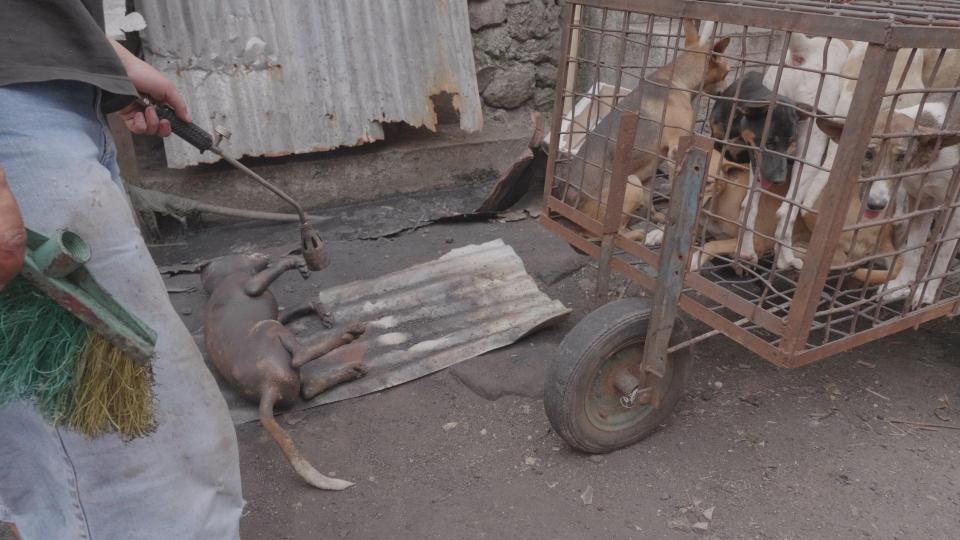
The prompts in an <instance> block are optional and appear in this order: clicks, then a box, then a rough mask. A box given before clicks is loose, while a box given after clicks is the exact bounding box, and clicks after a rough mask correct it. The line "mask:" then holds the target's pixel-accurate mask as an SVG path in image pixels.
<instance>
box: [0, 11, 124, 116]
mask: <svg viewBox="0 0 960 540" xmlns="http://www.w3.org/2000/svg"><path fill="white" fill-rule="evenodd" d="M60 79H66V80H71V81H81V82H85V83H89V84H92V85H94V86H97V87H99V88H100V89H102V90H103V91H104V92H106V94H105V95H104V100H103V109H104V112H112V111H113V110H116V109H119V108H121V107H123V106H124V105H126V104H127V103H129V102H130V100H131V98H132V97H133V96H136V95H137V93H136V90H135V89H134V88H133V84H131V83H130V79H128V78H127V75H126V72H125V71H124V69H123V65H122V64H121V63H120V59H119V58H118V57H117V53H116V51H114V50H113V47H112V46H111V45H110V42H109V41H107V37H106V34H104V31H103V3H102V0H0V86H5V85H9V84H16V83H29V82H43V81H53V80H60Z"/></svg>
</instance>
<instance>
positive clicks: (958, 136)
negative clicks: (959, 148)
mask: <svg viewBox="0 0 960 540" xmlns="http://www.w3.org/2000/svg"><path fill="white" fill-rule="evenodd" d="M917 144H919V145H920V147H921V148H923V149H924V150H927V151H930V152H932V151H933V150H934V149H935V148H937V145H939V148H947V147H948V146H954V145H956V144H960V132H956V131H953V132H947V133H931V134H929V135H920V136H918V137H917Z"/></svg>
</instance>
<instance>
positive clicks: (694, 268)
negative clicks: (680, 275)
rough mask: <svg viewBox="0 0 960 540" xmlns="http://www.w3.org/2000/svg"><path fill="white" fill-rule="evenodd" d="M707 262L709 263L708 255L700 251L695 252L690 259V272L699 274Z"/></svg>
mask: <svg viewBox="0 0 960 540" xmlns="http://www.w3.org/2000/svg"><path fill="white" fill-rule="evenodd" d="M708 262H710V255H707V254H706V253H704V252H702V251H697V252H696V253H694V254H693V257H690V271H691V272H699V271H700V269H701V268H703V266H704V265H705V264H707V263H708Z"/></svg>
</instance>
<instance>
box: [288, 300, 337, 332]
mask: <svg viewBox="0 0 960 540" xmlns="http://www.w3.org/2000/svg"><path fill="white" fill-rule="evenodd" d="M307 315H316V316H317V317H320V322H321V323H323V326H324V327H326V328H333V315H331V314H330V312H329V311H328V310H327V307H326V306H324V305H323V304H322V303H321V302H320V301H319V300H307V301H306V302H304V303H302V304H300V305H299V306H296V307H292V308H289V309H284V310H283V311H281V312H280V315H278V316H277V320H278V321H280V324H282V325H287V324H290V323H291V322H293V321H295V320H297V319H299V318H301V317H306V316H307Z"/></svg>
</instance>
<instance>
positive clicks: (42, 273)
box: [20, 228, 157, 364]
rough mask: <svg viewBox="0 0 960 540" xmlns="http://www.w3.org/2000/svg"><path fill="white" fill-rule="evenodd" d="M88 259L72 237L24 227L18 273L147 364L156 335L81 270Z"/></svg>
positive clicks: (84, 245) (80, 242)
mask: <svg viewBox="0 0 960 540" xmlns="http://www.w3.org/2000/svg"><path fill="white" fill-rule="evenodd" d="M90 256H91V252H90V247H89V246H88V245H87V243H86V242H84V241H83V239H82V238H80V236H78V235H77V234H76V233H73V232H70V231H57V232H56V233H55V234H53V235H52V236H50V237H49V238H48V237H46V236H44V235H42V234H40V233H38V232H36V231H33V230H30V229H29V228H28V229H27V254H26V258H25V260H24V263H23V270H21V271H20V275H22V276H23V277H24V278H26V279H27V280H28V281H29V282H30V283H32V284H33V286H35V287H36V288H37V289H40V290H41V291H42V292H43V293H44V294H46V295H47V296H49V297H50V298H51V299H52V300H53V301H55V302H56V303H58V304H60V305H61V306H62V307H63V308H64V309H66V310H67V311H69V312H70V313H72V314H73V315H74V316H75V317H77V318H78V319H80V320H81V321H83V322H84V324H86V325H87V326H88V327H89V328H91V329H93V330H96V331H97V332H98V333H99V334H100V335H102V336H103V337H105V338H106V339H107V340H109V341H110V342H111V343H113V344H114V345H116V346H117V347H119V348H120V349H122V350H123V351H124V352H126V353H127V354H129V355H130V356H131V357H133V358H134V359H135V360H137V361H138V362H142V363H144V364H147V363H149V362H150V359H151V358H152V357H153V349H154V346H155V345H156V343H157V334H156V332H154V331H153V329H151V328H150V327H149V326H147V325H146V324H144V323H143V322H141V321H140V319H138V318H136V317H135V316H133V314H131V313H130V312H128V311H127V310H126V309H124V308H123V306H121V305H120V304H119V303H117V301H116V300H114V299H113V297H111V296H110V294H109V293H108V292H107V291H105V290H104V289H102V288H101V287H100V285H98V284H97V282H96V281H95V280H94V279H93V277H92V276H91V275H90V273H89V272H88V271H87V269H86V268H85V267H84V264H85V263H86V262H87V261H89V260H90Z"/></svg>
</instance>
